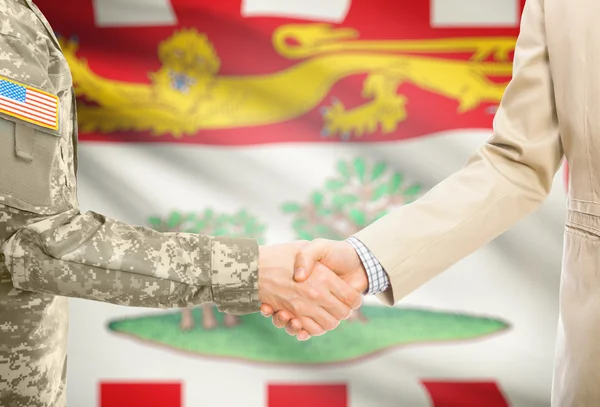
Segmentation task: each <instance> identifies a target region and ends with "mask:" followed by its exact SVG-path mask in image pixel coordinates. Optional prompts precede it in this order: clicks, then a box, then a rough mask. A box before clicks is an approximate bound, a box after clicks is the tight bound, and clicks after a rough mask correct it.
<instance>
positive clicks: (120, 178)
mask: <svg viewBox="0 0 600 407" xmlns="http://www.w3.org/2000/svg"><path fill="white" fill-rule="evenodd" d="M36 3H37V5H38V7H39V8H40V9H41V10H42V11H43V12H44V14H45V15H46V16H47V18H48V20H49V21H50V23H51V25H52V27H53V28H54V30H55V31H56V34H57V37H58V38H59V41H60V43H61V46H62V49H63V52H64V54H65V57H66V59H67V61H68V63H69V65H70V67H71V70H72V75H73V83H74V85H75V88H76V94H77V97H78V116H79V129H80V142H81V143H80V148H79V163H80V169H79V178H78V179H79V198H80V202H81V205H82V209H83V210H88V209H93V210H95V211H98V212H100V213H103V214H106V215H108V216H111V217H114V218H117V219H120V220H123V221H126V222H129V223H131V224H136V225H144V226H147V227H151V228H154V229H156V230H159V231H164V232H167V231H171V232H173V231H181V232H193V233H203V234H210V235H219V236H225V235H226V236H246V237H253V238H256V239H257V240H258V241H259V242H261V243H276V242H285V241H290V240H296V239H313V238H317V237H325V238H329V239H344V238H345V237H347V236H349V235H351V234H352V233H354V232H356V231H358V230H360V229H362V228H363V227H365V226H367V225H368V224H370V223H371V222H373V221H375V220H376V219H378V218H380V217H382V216H385V214H387V213H389V212H390V211H393V210H395V209H397V208H399V207H401V206H402V205H408V204H410V203H411V202H413V201H414V200H416V199H418V198H419V197H420V196H422V195H423V194H424V193H425V192H426V191H427V190H428V189H429V188H431V187H432V186H434V185H435V184H436V183H438V182H439V181H441V180H443V179H444V178H445V177H447V176H448V175H450V174H452V173H453V172H455V171H457V170H459V169H460V168H461V167H462V166H463V165H464V163H465V162H466V160H467V159H468V157H469V156H470V155H471V154H472V153H473V152H474V151H475V150H476V148H477V147H478V146H480V145H481V144H483V143H485V142H486V141H487V139H488V138H489V137H490V135H491V133H492V121H493V117H494V113H495V111H496V108H497V106H498V104H499V102H500V100H501V98H502V95H503V92H504V89H505V87H506V84H507V83H508V81H509V80H510V78H511V74H512V59H513V54H514V48H515V42H516V37H517V35H518V32H519V21H520V15H521V11H522V7H523V3H524V2H523V1H518V0H431V1H425V0H423V1H409V0H327V1H322V0H230V1H221V2H217V1H209V0H193V1H192V0H78V1H69V2H63V1H59V0H38V1H36ZM1 86H2V82H0V96H5V91H3V90H2V88H1ZM13 99H14V98H13ZM13 103H17V102H13ZM32 110H33V109H32ZM50 116H51V115H50V114H49V112H48V118H47V119H48V120H50V121H48V122H45V121H44V122H43V123H45V124H47V125H50V124H52V123H51V118H50ZM564 199H565V185H564V182H563V172H562V171H561V174H559V175H558V176H557V180H556V187H555V188H554V190H553V192H552V194H551V196H550V198H549V199H548V200H547V201H546V202H545V203H544V205H543V206H542V208H541V209H540V211H539V212H537V213H536V214H535V215H533V216H530V217H528V218H527V219H526V220H524V221H522V222H520V223H519V224H517V225H516V226H515V227H514V228H512V229H511V230H510V231H509V232H507V233H506V234H505V235H503V236H501V237H499V238H497V239H496V240H494V241H493V242H492V243H490V244H488V245H486V246H485V247H484V248H483V249H481V250H479V251H478V252H477V253H475V254H473V255H471V256H469V257H468V258H466V259H464V260H462V261H461V262H459V263H458V264H456V265H455V266H453V267H452V268H451V269H449V270H448V271H446V272H445V273H443V274H442V275H441V276H439V277H437V278H435V279H434V280H433V281H431V282H430V283H429V284H427V285H426V286H424V287H422V288H420V289H419V290H417V291H415V292H414V293H412V294H411V295H409V296H408V297H406V298H405V299H403V300H402V301H400V302H399V303H398V304H396V306H395V307H385V306H383V305H382V304H381V303H380V302H379V301H378V300H377V299H375V298H368V299H366V300H365V302H364V305H363V306H362V307H361V309H360V310H359V312H357V313H355V314H354V315H353V317H352V318H351V319H350V320H348V321H344V322H343V323H342V324H341V325H340V327H339V328H338V329H337V330H335V331H333V332H331V333H329V334H327V335H325V336H322V337H318V338H313V339H312V340H310V341H308V342H305V343H301V342H298V341H296V340H295V339H294V338H292V337H289V336H288V335H287V334H286V333H285V332H284V331H280V330H277V329H275V328H274V327H273V326H272V325H271V322H270V321H269V320H267V319H265V318H263V317H262V316H260V314H253V315H246V316H241V317H235V316H229V315H223V314H220V313H219V312H217V310H216V309H215V308H213V307H212V306H211V305H207V306H204V307H198V308H194V309H181V310H169V311H162V310H148V309H135V308H125V307H118V306H111V305H106V304H101V303H95V302H84V301H80V300H71V322H70V348H69V352H70V357H69V378H68V380H69V387H70V388H69V393H68V399H69V404H70V405H73V406H81V407H123V406H127V407H142V406H143V407H183V406H186V407H200V406H207V407H229V406H233V407H238V406H244V407H304V406H311V407H397V406H406V407H506V406H523V407H530V406H531V407H533V406H536V407H537V406H539V407H545V406H548V405H549V402H550V400H549V394H550V385H551V375H552V360H553V346H554V339H555V328H556V318H557V308H558V301H557V292H558V281H559V267H560V254H561V249H562V239H561V230H562V222H563V218H564V204H563V203H564ZM399 250H401V248H399Z"/></svg>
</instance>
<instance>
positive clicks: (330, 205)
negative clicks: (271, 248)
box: [282, 157, 422, 320]
mask: <svg viewBox="0 0 600 407" xmlns="http://www.w3.org/2000/svg"><path fill="white" fill-rule="evenodd" d="M421 192H422V187H421V185H420V184H418V183H414V182H409V181H407V180H406V179H405V177H404V176H403V174H401V173H400V172H397V171H395V170H394V169H393V168H391V167H390V165H389V164H387V163H385V162H374V161H372V160H369V159H367V158H364V157H356V158H354V159H353V160H348V161H345V160H340V161H338V163H337V174H336V176H335V177H332V178H330V179H327V180H326V181H325V185H324V187H323V188H322V189H319V190H316V191H314V192H313V193H312V195H311V196H310V198H309V200H308V201H307V202H305V203H297V202H288V203H285V204H284V205H283V206H282V210H283V212H285V213H288V214H290V215H292V216H293V217H294V220H293V222H292V227H293V229H294V231H295V232H296V236H297V237H298V238H299V239H306V240H312V239H315V238H326V239H334V240H341V239H345V238H347V237H348V236H350V235H352V234H354V233H356V232H358V231H360V230H361V229H363V228H364V227H366V226H368V225H369V224H371V223H373V222H374V221H376V220H377V219H379V218H381V217H382V216H385V215H386V214H387V213H389V212H390V211H391V210H393V209H394V208H398V207H400V206H402V205H406V204H408V203H410V202H412V201H414V200H415V199H417V198H418V197H419V196H420V195H421ZM350 319H351V320H353V319H354V320H355V319H360V320H365V318H364V316H363V315H362V314H361V313H360V312H355V313H354V314H353V315H352V317H351V318H350Z"/></svg>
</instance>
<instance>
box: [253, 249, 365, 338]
mask: <svg viewBox="0 0 600 407" xmlns="http://www.w3.org/2000/svg"><path fill="white" fill-rule="evenodd" d="M258 276H259V281H258V286H259V299H260V301H261V303H262V305H261V313H262V314H263V315H264V316H266V317H271V316H272V317H273V324H274V325H275V326H276V327H278V328H284V327H285V328H286V331H287V332H288V334H290V335H296V336H297V338H298V339H299V340H307V339H309V338H310V337H311V336H319V335H323V334H324V333H326V332H328V331H331V330H333V329H335V328H336V327H337V326H338V325H339V323H340V321H341V320H343V319H347V318H348V317H350V315H351V314H352V311H353V310H356V309H358V308H359V307H360V305H361V304H362V293H363V292H364V291H365V290H366V289H367V287H368V280H367V276H366V273H365V270H364V268H363V265H362V262H361V261H360V258H359V257H358V255H357V253H356V251H355V250H354V248H353V247H352V246H351V245H350V244H349V243H347V242H340V241H332V240H325V239H316V240H314V241H312V242H306V241H298V242H292V243H285V244H278V245H270V246H261V247H260V249H259V274H258Z"/></svg>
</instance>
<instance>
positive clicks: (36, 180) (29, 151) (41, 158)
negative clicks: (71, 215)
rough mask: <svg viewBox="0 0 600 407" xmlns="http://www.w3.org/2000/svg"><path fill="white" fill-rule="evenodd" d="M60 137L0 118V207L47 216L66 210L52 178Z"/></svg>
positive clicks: (54, 178) (42, 129)
mask: <svg viewBox="0 0 600 407" xmlns="http://www.w3.org/2000/svg"><path fill="white" fill-rule="evenodd" d="M59 141H60V133H59V132H58V131H53V130H51V129H46V128H43V127H40V126H34V125H29V124H28V123H24V122H22V121H20V120H18V119H14V118H12V117H10V116H8V117H7V116H6V115H2V116H1V117H0V203H3V204H5V205H8V206H11V207H14V208H17V209H22V210H26V211H29V212H34V213H40V214H49V213H56V212H59V211H62V210H64V209H66V206H67V205H66V200H65V199H64V197H63V185H61V184H60V183H58V182H57V178H56V177H53V176H52V175H53V171H56V170H57V168H58V166H57V165H56V160H58V159H59V157H60V144H59Z"/></svg>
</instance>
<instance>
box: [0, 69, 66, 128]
mask: <svg viewBox="0 0 600 407" xmlns="http://www.w3.org/2000/svg"><path fill="white" fill-rule="evenodd" d="M0 113H5V114H7V115H9V116H13V117H17V118H19V119H21V120H25V121H27V122H29V123H33V124H37V125H38V126H42V127H46V128H48V129H53V130H58V97H56V96H54V95H51V94H50V93H46V92H43V91H41V90H37V89H34V88H32V87H30V86H27V85H22V84H19V83H17V82H14V81H11V80H9V79H6V78H3V77H0Z"/></svg>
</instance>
